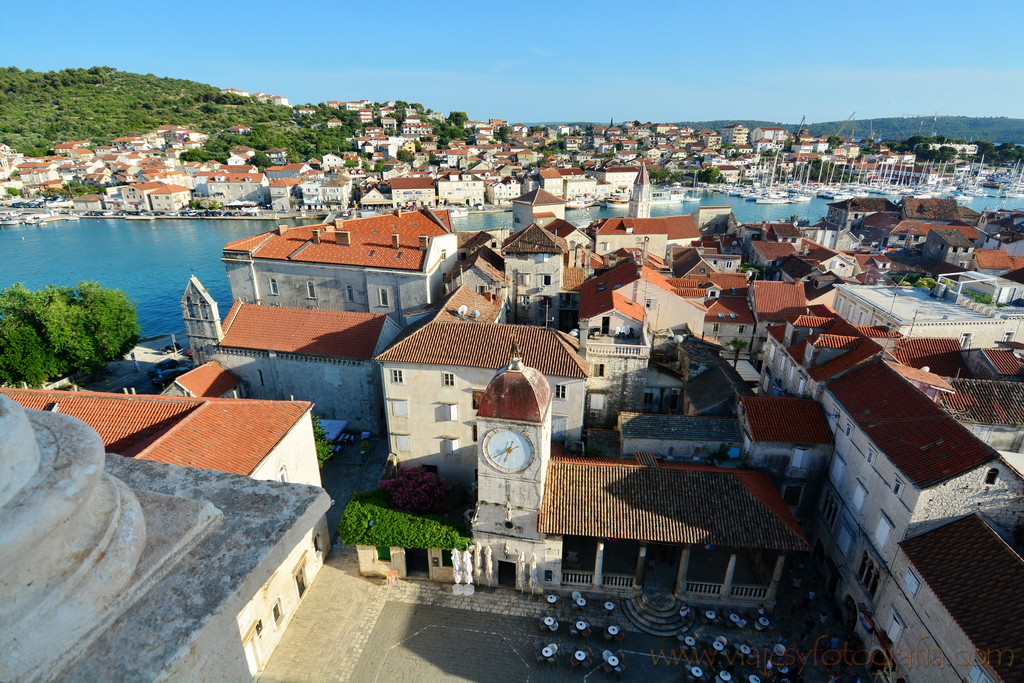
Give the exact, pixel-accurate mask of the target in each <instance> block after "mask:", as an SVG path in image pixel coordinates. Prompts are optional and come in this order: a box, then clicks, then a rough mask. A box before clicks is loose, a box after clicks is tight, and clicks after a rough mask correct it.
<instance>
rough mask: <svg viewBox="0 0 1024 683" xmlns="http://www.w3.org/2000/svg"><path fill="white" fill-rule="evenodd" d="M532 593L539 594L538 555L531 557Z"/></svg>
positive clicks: (534, 554)
mask: <svg viewBox="0 0 1024 683" xmlns="http://www.w3.org/2000/svg"><path fill="white" fill-rule="evenodd" d="M530 592H531V593H535V592H537V553H533V554H532V555H530Z"/></svg>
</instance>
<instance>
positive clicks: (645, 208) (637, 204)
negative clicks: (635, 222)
mask: <svg viewBox="0 0 1024 683" xmlns="http://www.w3.org/2000/svg"><path fill="white" fill-rule="evenodd" d="M629 217H630V218H650V217H651V179H650V178H649V177H648V175H647V164H645V163H643V162H642V161H641V162H640V172H639V173H637V174H636V180H634V181H633V191H632V192H631V193H630V195H629Z"/></svg>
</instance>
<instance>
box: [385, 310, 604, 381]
mask: <svg viewBox="0 0 1024 683" xmlns="http://www.w3.org/2000/svg"><path fill="white" fill-rule="evenodd" d="M410 329H411V331H410ZM513 344H515V345H516V346H517V347H518V348H519V349H520V351H521V352H522V359H523V364H524V365H527V366H529V367H531V368H536V369H537V370H540V371H541V372H542V373H544V374H545V375H549V376H556V377H586V376H588V375H589V374H590V364H589V363H587V361H585V360H583V358H582V357H581V356H580V355H579V353H578V348H579V342H578V341H576V340H575V339H573V338H572V337H570V336H569V335H567V334H563V333H562V332H556V331H555V330H548V329H544V328H540V327H532V326H529V325H501V324H496V323H495V324H489V323H470V322H430V323H427V324H426V325H423V326H422V327H418V328H406V334H405V336H403V337H401V338H399V339H398V340H397V341H395V342H394V343H393V344H392V345H391V346H390V347H389V348H388V349H387V350H386V351H384V352H383V353H381V354H380V355H378V356H377V360H378V361H380V362H394V363H431V364H440V365H465V366H469V367H480V368H493V369H498V368H502V367H505V366H506V365H507V364H508V362H509V358H510V355H509V354H510V352H511V349H512V345H513Z"/></svg>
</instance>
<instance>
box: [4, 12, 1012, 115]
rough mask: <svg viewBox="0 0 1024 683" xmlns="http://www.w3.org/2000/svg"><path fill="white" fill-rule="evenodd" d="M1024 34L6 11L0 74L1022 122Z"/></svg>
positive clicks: (473, 109) (604, 17)
mask: <svg viewBox="0 0 1024 683" xmlns="http://www.w3.org/2000/svg"><path fill="white" fill-rule="evenodd" d="M1022 20H1024V3H1022V2H1020V1H1019V0H1016V1H1011V0H993V1H991V2H986V3H984V4H983V5H982V4H966V3H953V2H948V1H947V2H941V1H940V2H928V3H925V2H922V1H921V0H918V1H917V2H906V1H902V0H897V1H894V2H877V1H874V0H869V1H867V2H855V3H837V2H786V1H783V2H773V3H767V2H763V3H755V2H748V1H739V2H730V3H692V2H641V3H630V2H615V3H612V2H591V3H578V2H572V3H569V2H557V1H556V2H535V1H533V0H526V1H525V2H514V3H498V2H490V3H480V2H475V3H469V2H448V3H444V4H440V3H429V2H422V1H421V2H415V3H414V2H408V1H406V0H397V1H395V0H393V1H391V2H383V3H379V4H373V3H354V2H335V3H319V2H313V3H308V2H307V3H280V2H268V1H267V0H250V1H249V2H244V3H243V2H224V1H223V0H212V1H209V2H202V3H198V2H187V1H186V2H178V3H166V2H160V3H157V2H151V1H149V0H142V1H139V2H131V3H129V2H124V1H123V0H113V1H112V2H108V3H106V4H103V5H95V4H89V3H81V2H74V3H72V2H67V0H58V1H57V2H56V3H51V4H50V5H47V6H46V8H45V9H42V10H41V9H40V6H37V5H34V4H32V3H24V2H18V3H13V4H12V5H11V6H10V7H7V8H5V22H4V23H5V25H7V26H8V31H7V32H6V35H5V40H4V43H3V46H2V47H0V55H2V57H0V63H3V64H5V65H8V66H18V67H20V68H23V69H25V68H30V69H34V70H36V71H48V70H50V69H61V68H65V67H89V66H95V65H106V66H113V67H116V68H118V69H122V70H125V71H135V72H141V73H153V74H156V75H159V76H170V77H175V78H187V79H190V80H195V81H200V82H204V83H210V84H211V85H215V86H218V87H229V86H230V87H237V88H242V89H245V90H250V91H258V90H262V91H264V92H268V93H276V94H279V95H283V96H285V97H288V98H290V99H291V101H292V103H293V104H301V103H306V102H314V103H315V102H321V101H325V100H329V99H331V100H334V99H337V100H349V99H370V100H375V101H382V100H387V99H403V100H406V101H409V102H420V103H422V104H423V105H424V106H426V107H431V108H433V109H439V110H443V111H446V112H447V111H449V110H461V111H465V112H467V113H468V114H469V116H470V117H471V118H490V117H501V118H507V119H512V120H514V121H523V122H535V121H565V120H573V121H575V120H592V121H606V120H608V119H611V118H614V119H615V120H616V121H621V120H623V119H633V118H636V119H640V120H641V121H680V120H710V119H729V118H732V119H765V120H779V121H783V122H787V123H796V122H798V121H799V120H800V118H801V116H804V115H806V116H807V120H808V121H809V122H814V121H828V120H841V119H845V118H846V117H848V116H849V115H850V114H851V113H852V112H854V111H856V112H857V116H856V118H857V119H864V118H878V117H883V116H912V115H925V114H933V113H935V112H938V113H939V114H945V115H962V116H1008V117H1015V118H1024V59H1022V58H1021V57H1020V55H1021V54H1022V51H1021V50H1022V46H1024V40H1022V39H1021V33H1020V30H1019V29H1020V26H1021V25H1024V22H1022Z"/></svg>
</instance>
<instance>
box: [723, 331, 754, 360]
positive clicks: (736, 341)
mask: <svg viewBox="0 0 1024 683" xmlns="http://www.w3.org/2000/svg"><path fill="white" fill-rule="evenodd" d="M725 345H726V346H728V347H729V348H730V349H732V351H733V357H732V366H733V367H736V366H737V365H738V364H739V362H740V351H742V350H743V349H745V348H747V346H749V344H747V342H746V341H744V340H742V339H740V338H739V337H733V338H732V339H730V340H729V341H727V342H725Z"/></svg>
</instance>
